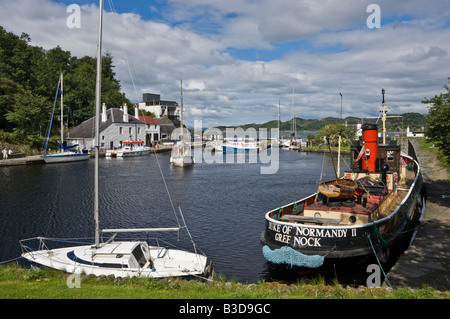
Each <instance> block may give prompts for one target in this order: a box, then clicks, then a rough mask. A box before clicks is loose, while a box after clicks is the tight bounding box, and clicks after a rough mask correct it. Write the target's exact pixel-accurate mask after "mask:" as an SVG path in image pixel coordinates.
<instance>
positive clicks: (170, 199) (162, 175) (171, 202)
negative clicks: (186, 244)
mask: <svg viewBox="0 0 450 319" xmlns="http://www.w3.org/2000/svg"><path fill="white" fill-rule="evenodd" d="M154 153H155V158H156V163H158V168H159V172H160V173H161V177H162V180H163V182H164V187H165V188H166V192H167V196H168V197H169V201H170V205H171V206H172V210H173V213H174V215H175V219H176V220H177V223H178V226H179V227H181V225H180V221H179V219H178V216H177V213H176V211H175V206H174V204H173V201H172V197H171V196H170V192H169V188H168V187H167V183H166V179H165V178H164V174H163V172H162V169H161V165H160V164H159V159H158V153H157V152H156V150H154Z"/></svg>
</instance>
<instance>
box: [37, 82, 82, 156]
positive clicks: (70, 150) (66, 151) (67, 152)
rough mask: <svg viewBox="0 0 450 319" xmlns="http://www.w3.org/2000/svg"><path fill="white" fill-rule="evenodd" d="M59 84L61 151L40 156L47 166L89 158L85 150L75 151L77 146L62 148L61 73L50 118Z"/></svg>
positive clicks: (48, 135)
mask: <svg viewBox="0 0 450 319" xmlns="http://www.w3.org/2000/svg"><path fill="white" fill-rule="evenodd" d="M59 84H61V150H60V152H58V153H54V154H45V155H42V158H43V159H44V161H45V163H47V164H50V163H66V162H78V161H84V160H87V159H89V158H90V157H91V155H90V154H89V153H88V152H87V150H86V151H83V152H81V151H80V150H78V149H77V147H78V144H75V145H69V146H64V124H63V118H64V113H63V110H64V108H63V100H64V99H63V74H62V73H61V75H60V78H59V82H58V88H57V93H56V96H55V104H54V105H53V113H52V118H53V114H54V111H55V105H56V99H57V97H58V90H59ZM51 122H52V121H50V126H49V129H48V134H47V142H46V144H45V152H47V144H48V139H49V137H50V131H51V127H52V126H51V125H52V123H51Z"/></svg>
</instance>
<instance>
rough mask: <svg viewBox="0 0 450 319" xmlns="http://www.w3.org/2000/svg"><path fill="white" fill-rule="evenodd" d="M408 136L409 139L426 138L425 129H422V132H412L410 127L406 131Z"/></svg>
mask: <svg viewBox="0 0 450 319" xmlns="http://www.w3.org/2000/svg"><path fill="white" fill-rule="evenodd" d="M406 136H407V137H424V136H425V134H424V133H423V127H422V132H411V131H410V130H409V126H408V127H407V129H406Z"/></svg>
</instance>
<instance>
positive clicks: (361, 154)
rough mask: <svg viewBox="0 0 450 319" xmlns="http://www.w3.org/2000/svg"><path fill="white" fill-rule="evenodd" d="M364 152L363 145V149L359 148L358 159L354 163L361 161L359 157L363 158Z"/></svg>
mask: <svg viewBox="0 0 450 319" xmlns="http://www.w3.org/2000/svg"><path fill="white" fill-rule="evenodd" d="M364 152H365V148H364V145H363V147H362V148H361V152H359V155H358V158H357V159H356V162H357V161H359V160H360V159H361V157H362V156H363V154H364Z"/></svg>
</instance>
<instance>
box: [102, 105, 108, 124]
mask: <svg viewBox="0 0 450 319" xmlns="http://www.w3.org/2000/svg"><path fill="white" fill-rule="evenodd" d="M106 120H107V117H106V104H105V103H103V105H102V122H106Z"/></svg>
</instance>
